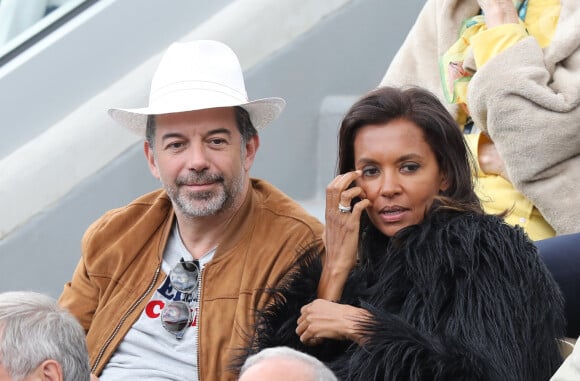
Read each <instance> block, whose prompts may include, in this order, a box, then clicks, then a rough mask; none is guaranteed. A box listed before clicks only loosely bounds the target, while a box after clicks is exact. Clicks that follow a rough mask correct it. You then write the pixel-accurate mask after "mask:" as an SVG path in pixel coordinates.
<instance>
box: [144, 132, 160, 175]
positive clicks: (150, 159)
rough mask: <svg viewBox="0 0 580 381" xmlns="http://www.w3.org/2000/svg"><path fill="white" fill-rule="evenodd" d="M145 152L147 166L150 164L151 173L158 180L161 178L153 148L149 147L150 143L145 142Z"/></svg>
mask: <svg viewBox="0 0 580 381" xmlns="http://www.w3.org/2000/svg"><path fill="white" fill-rule="evenodd" d="M143 152H145V157H146V158H147V164H149V171H151V174H152V175H153V177H155V178H156V179H158V178H159V171H158V170H157V163H156V162H155V154H154V153H153V147H151V146H150V145H149V141H147V140H145V143H143Z"/></svg>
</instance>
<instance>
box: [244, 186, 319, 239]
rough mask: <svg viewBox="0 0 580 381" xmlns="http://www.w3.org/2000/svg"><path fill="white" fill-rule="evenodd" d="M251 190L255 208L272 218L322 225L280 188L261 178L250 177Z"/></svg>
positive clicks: (316, 226) (313, 225)
mask: <svg viewBox="0 0 580 381" xmlns="http://www.w3.org/2000/svg"><path fill="white" fill-rule="evenodd" d="M252 191H253V192H254V196H255V199H257V203H256V206H255V207H256V208H259V209H260V210H261V211H262V212H263V213H266V214H270V215H271V216H272V217H273V218H279V219H287V220H289V221H294V222H296V223H298V224H305V225H307V226H311V227H314V228H316V229H317V230H318V229H319V228H321V227H322V224H321V222H320V221H319V220H318V219H317V218H316V217H314V216H313V215H311V214H310V213H308V212H307V211H306V210H305V209H304V208H303V207H302V206H301V205H300V204H299V203H298V202H297V201H295V200H293V199H292V198H291V197H290V196H288V195H287V194H286V193H284V192H283V191H282V190H280V189H279V188H277V187H276V186H274V185H272V184H271V183H269V182H268V181H266V180H263V179H252Z"/></svg>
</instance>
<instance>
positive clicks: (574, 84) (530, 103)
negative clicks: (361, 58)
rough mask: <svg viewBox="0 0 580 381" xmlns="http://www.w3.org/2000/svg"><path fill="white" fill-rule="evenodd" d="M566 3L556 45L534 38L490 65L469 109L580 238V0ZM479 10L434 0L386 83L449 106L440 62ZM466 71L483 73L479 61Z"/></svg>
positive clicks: (463, 1)
mask: <svg viewBox="0 0 580 381" xmlns="http://www.w3.org/2000/svg"><path fill="white" fill-rule="evenodd" d="M561 3H562V10H561V14H560V18H559V21H558V26H557V28H556V31H555V33H554V36H553V38H552V41H551V43H550V45H549V46H548V47H546V48H544V49H542V48H540V46H539V45H538V43H537V41H536V40H535V38H533V37H528V38H526V39H524V40H522V41H520V42H518V43H517V44H516V45H514V46H512V47H510V48H508V49H507V50H505V51H503V52H502V53H500V54H499V55H497V56H496V57H494V58H492V59H491V60H489V61H488V62H487V63H486V64H485V65H483V67H482V68H481V69H480V70H477V72H476V74H475V75H474V76H473V78H472V80H471V83H470V84H469V90H468V94H467V104H468V107H469V110H470V112H471V116H472V118H473V120H474V122H475V124H476V126H477V127H478V128H479V129H481V130H483V131H487V132H488V133H489V135H490V136H491V138H492V139H493V141H494V142H495V144H496V147H497V149H498V151H499V153H500V155H501V156H502V158H503V160H504V163H505V166H506V169H507V173H508V175H509V178H510V179H511V181H512V183H513V184H514V185H515V187H516V188H517V189H519V190H520V191H521V192H522V193H523V194H524V195H526V197H528V198H529V199H530V200H531V201H532V202H533V203H534V204H535V205H536V207H537V208H538V209H539V210H540V211H541V212H542V214H543V216H544V217H545V218H546V220H547V221H548V222H549V223H550V224H551V225H552V226H553V227H554V229H555V230H556V231H557V233H558V234H566V233H572V232H580V1H577V0H562V1H561ZM478 12H479V6H478V4H477V1H476V0H427V2H426V4H425V6H424V8H423V10H422V11H421V13H420V15H419V17H418V19H417V21H416V23H415V25H414V26H413V28H412V29H411V31H410V32H409V35H408V36H407V38H406V40H405V42H404V43H403V46H402V47H401V49H400V50H399V52H398V53H397V55H396V56H395V58H394V59H393V61H392V63H391V64H390V66H389V69H388V70H387V73H386V74H385V77H384V78H383V80H382V82H381V85H409V84H412V85H419V86H422V87H425V88H427V89H429V90H431V91H432V92H434V93H435V94H437V95H438V96H439V97H440V99H442V100H444V99H445V98H444V96H443V90H442V86H441V80H440V77H439V66H438V59H439V57H440V56H441V55H442V54H443V53H444V52H445V51H446V50H447V49H448V48H449V47H450V46H451V45H452V44H453V43H454V42H455V41H456V39H457V37H458V32H459V28H460V25H461V23H462V21H463V20H465V19H467V18H468V17H470V16H473V15H475V14H477V13H478ZM465 66H468V67H470V68H471V69H473V70H476V68H475V61H474V60H473V56H471V57H470V58H468V59H467V60H466V62H465ZM448 108H449V110H450V111H451V112H452V114H453V115H455V114H456V112H457V109H456V106H455V105H448Z"/></svg>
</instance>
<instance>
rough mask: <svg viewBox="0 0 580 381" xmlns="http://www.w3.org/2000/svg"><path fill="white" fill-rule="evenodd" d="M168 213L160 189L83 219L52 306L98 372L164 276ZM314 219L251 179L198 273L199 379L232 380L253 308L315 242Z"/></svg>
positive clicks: (167, 202)
mask: <svg viewBox="0 0 580 381" xmlns="http://www.w3.org/2000/svg"><path fill="white" fill-rule="evenodd" d="M173 220H174V212H173V208H172V205H171V202H170V200H169V198H168V197H167V195H166V193H165V192H164V191H161V190H160V191H155V192H152V193H149V194H147V195H144V196H142V197H140V198H139V199H137V200H135V201H133V202H132V203H130V204H129V205H127V206H125V207H122V208H119V209H115V210H111V211H109V212H107V213H106V214H105V215H103V216H102V217H101V218H100V219H98V220H97V221H96V222H95V223H93V224H92V225H91V227H89V229H88V230H87V232H86V233H85V235H84V237H83V240H82V250H83V252H82V258H81V260H80V262H79V264H78V266H77V268H76V270H75V273H74V275H73V278H72V280H71V281H70V282H69V283H67V284H66V285H65V287H64V291H63V293H62V295H61V297H60V300H59V302H60V304H61V305H62V306H64V307H65V308H68V309H69V310H70V311H71V312H72V313H73V314H74V315H75V316H76V317H77V318H78V319H79V321H80V322H81V324H82V326H83V327H84V329H85V330H86V332H87V345H88V349H89V356H90V359H91V364H92V371H93V373H95V374H96V375H99V374H100V373H101V371H102V369H103V368H104V366H105V364H106V363H107V361H108V360H109V358H110V357H111V355H112V354H113V353H114V352H115V350H116V348H117V347H118V345H119V344H120V343H121V341H122V340H123V337H124V336H125V334H126V333H127V332H128V331H129V329H131V326H132V325H133V323H134V322H135V321H136V320H137V319H138V318H139V316H140V314H141V313H142V311H143V309H144V307H145V305H146V304H147V302H148V301H149V299H150V298H151V295H152V293H153V291H154V290H155V289H156V288H157V287H158V286H159V285H160V283H161V282H162V280H163V279H164V277H165V275H164V274H163V273H162V271H161V259H162V254H163V250H164V248H165V244H166V241H167V238H168V236H169V232H170V230H171V226H172V222H173ZM321 235H322V224H321V223H320V222H319V221H318V220H317V219H315V218H314V217H312V216H310V215H308V214H307V213H306V211H304V210H303V209H302V208H301V207H300V206H299V205H298V204H297V203H296V202H294V201H292V200H291V199H290V198H289V197H287V196H286V195H284V194H283V193H282V192H281V191H280V190H278V189H276V188H275V187H274V186H272V185H271V184H269V183H267V182H265V181H263V180H254V179H253V180H252V186H251V189H250V191H249V192H248V195H247V197H246V199H245V201H244V203H243V205H242V206H241V208H240V210H239V211H238V212H237V213H236V215H235V216H234V217H233V219H232V221H231V222H230V225H229V227H228V229H227V232H226V233H225V234H224V238H223V240H222V242H221V243H220V244H219V246H218V248H217V251H216V253H215V255H214V258H213V259H212V261H211V262H210V263H208V264H207V265H206V266H205V268H204V270H203V273H202V285H201V299H200V300H201V302H200V303H201V304H200V316H199V331H200V334H199V342H198V344H199V347H198V349H199V352H198V364H199V379H200V380H202V381H210V380H211V381H214V380H235V378H236V376H235V374H233V373H231V372H230V371H228V370H227V368H228V366H229V364H230V361H231V359H232V356H234V355H235V350H236V349H237V348H241V347H243V346H244V345H245V340H246V338H247V335H248V330H250V329H251V327H252V324H253V322H254V316H253V311H255V310H256V309H257V308H260V307H262V306H263V305H264V304H265V302H266V300H267V298H266V296H265V295H264V294H263V293H262V292H261V290H263V289H264V288H267V287H271V286H274V285H276V283H277V282H278V281H279V279H280V278H281V277H282V276H283V275H284V274H285V273H286V271H287V269H288V268H289V266H290V265H291V264H292V263H293V262H294V260H295V259H296V255H297V252H298V251H299V250H300V249H301V248H304V247H306V246H309V245H313V244H316V245H321V244H322V243H321V241H320V237H321Z"/></svg>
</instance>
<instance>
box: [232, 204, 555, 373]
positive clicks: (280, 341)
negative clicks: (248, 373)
mask: <svg viewBox="0 0 580 381" xmlns="http://www.w3.org/2000/svg"><path fill="white" fill-rule="evenodd" d="M362 241H363V247H364V248H365V249H364V251H363V253H362V259H361V261H360V264H359V265H358V266H357V267H356V268H355V269H354V270H353V271H352V272H351V274H350V276H349V279H348V281H347V284H346V286H345V291H344V294H343V297H342V299H341V301H340V303H348V304H351V305H355V306H359V307H362V308H365V309H367V310H369V311H370V312H371V313H372V314H373V316H374V321H373V322H372V323H369V324H368V325H367V326H365V327H364V328H365V330H367V332H368V341H367V342H366V344H365V345H364V346H362V347H361V346H359V345H357V344H355V343H352V342H346V341H340V342H339V341H334V340H329V339H326V340H325V341H324V343H322V344H321V345H319V346H316V347H309V346H305V345H303V344H302V343H301V342H300V340H299V338H298V336H297V334H296V333H295V329H296V320H297V319H298V317H299V314H300V308H301V307H302V306H303V305H305V304H307V303H309V302H311V301H312V300H314V299H315V298H316V289H317V285H318V280H319V278H320V273H321V270H322V264H321V261H320V256H319V253H318V252H316V251H315V250H314V249H312V250H307V251H306V252H305V253H304V256H302V258H301V260H300V261H299V262H298V263H297V265H296V269H295V270H294V271H293V272H291V273H290V275H289V276H288V277H287V279H286V280H285V281H284V282H283V284H282V286H281V287H280V288H278V289H276V290H272V293H273V296H274V302H273V303H272V304H271V305H269V307H267V308H266V309H265V310H263V311H259V312H258V318H257V322H258V323H257V327H256V333H255V335H254V337H253V339H252V340H251V344H250V347H249V348H246V349H245V353H244V355H243V356H242V357H244V356H247V355H249V354H252V353H255V352H257V351H259V350H260V349H262V348H266V347H272V346H279V345H285V346H290V347H293V348H296V349H299V350H301V351H303V352H307V353H310V354H312V355H314V356H316V357H317V358H319V359H321V360H322V361H324V362H325V363H327V364H328V366H329V367H330V368H331V369H332V370H333V371H334V372H335V373H336V374H337V376H338V377H339V379H341V380H361V381H363V380H364V381H371V380H447V381H448V380H470V381H473V380H494V381H495V380H497V381H500V380H501V381H506V380H510V381H511V380H513V381H515V380H522V381H524V380H525V381H533V380H542V381H544V380H548V379H549V378H550V376H551V375H552V374H553V373H554V372H555V371H556V369H557V368H558V366H559V365H560V363H561V361H562V360H561V357H560V354H559V350H558V345H557V342H556V338H559V337H561V336H562V333H563V331H564V318H563V313H562V309H563V301H562V297H561V295H560V293H559V291H558V289H557V286H556V284H555V282H554V281H553V279H552V278H551V276H550V275H549V273H548V271H547V270H546V268H545V267H544V265H543V263H542V262H541V261H540V259H539V257H538V255H537V251H536V248H535V246H534V245H533V243H532V242H530V241H529V240H528V238H527V236H526V235H525V234H524V233H523V231H522V230H521V229H519V228H513V227H510V226H508V225H506V224H505V223H504V222H503V221H502V220H501V219H500V218H498V217H493V216H484V215H477V214H470V213H457V212H436V213H433V214H432V215H431V217H429V218H427V219H426V220H425V221H424V222H423V223H421V224H419V225H415V226H410V227H408V228H406V229H403V230H401V231H400V232H399V233H398V234H397V235H396V236H395V238H392V239H388V238H386V237H384V236H383V235H382V234H380V233H379V232H378V231H376V229H374V228H371V229H369V231H368V232H367V233H366V234H365V235H364V237H363V239H362Z"/></svg>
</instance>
